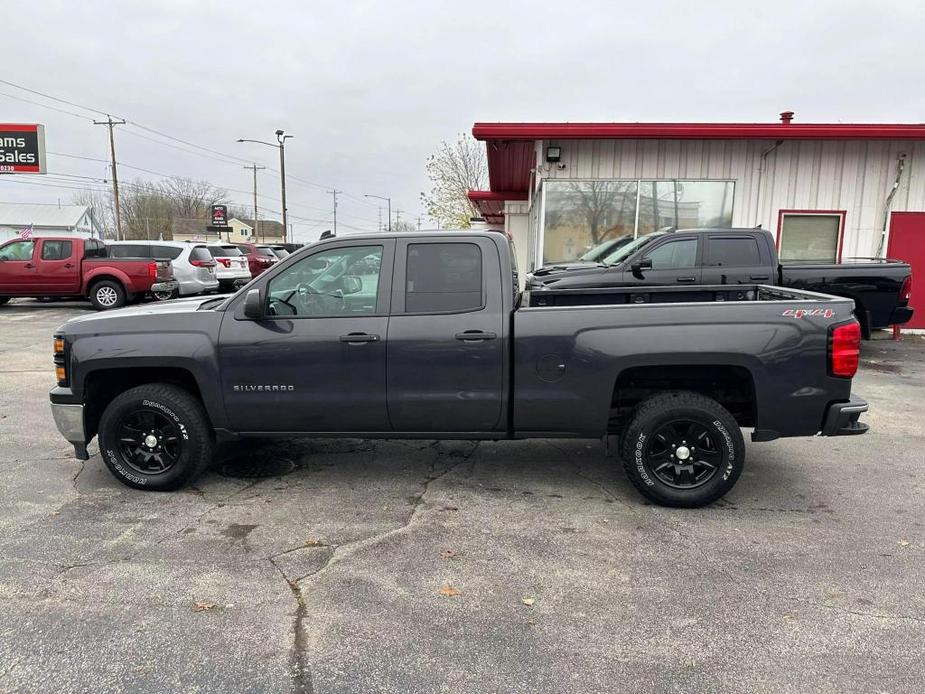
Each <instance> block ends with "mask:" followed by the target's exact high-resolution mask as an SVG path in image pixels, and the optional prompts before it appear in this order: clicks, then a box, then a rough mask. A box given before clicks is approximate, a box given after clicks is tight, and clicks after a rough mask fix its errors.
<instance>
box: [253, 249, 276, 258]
mask: <svg viewBox="0 0 925 694" xmlns="http://www.w3.org/2000/svg"><path fill="white" fill-rule="evenodd" d="M256 251H257V255H263V256H266V257H267V258H275V257H276V254H275V253H274V252H273V249H272V248H270V247H269V246H257V249H256Z"/></svg>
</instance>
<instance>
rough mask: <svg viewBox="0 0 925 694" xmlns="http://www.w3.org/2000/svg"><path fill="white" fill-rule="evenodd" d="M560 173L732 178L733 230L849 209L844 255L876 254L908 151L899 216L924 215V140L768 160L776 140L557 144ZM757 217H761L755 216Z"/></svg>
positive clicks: (896, 203)
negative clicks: (781, 216) (803, 212)
mask: <svg viewBox="0 0 925 694" xmlns="http://www.w3.org/2000/svg"><path fill="white" fill-rule="evenodd" d="M543 145H544V146H543V147H542V148H539V149H538V156H539V157H540V159H539V163H541V164H542V162H543V159H542V155H543V153H544V152H545V146H548V145H557V146H559V147H561V148H562V163H563V164H565V166H564V168H562V169H561V170H560V169H559V168H558V167H557V166H555V165H550V166H549V171H547V172H545V173H544V174H543V175H544V177H545V178H551V179H574V178H603V179H608V178H617V179H633V178H668V179H670V178H687V179H731V180H734V181H735V182H736V186H735V199H734V206H733V224H735V225H736V226H744V227H751V226H755V225H756V224H761V226H762V227H763V228H765V229H768V230H769V231H770V232H771V233H772V234H775V235H776V234H777V220H778V213H779V211H780V210H782V209H807V210H814V209H815V210H845V211H846V219H845V239H844V250H843V253H844V256H845V257H850V256H853V255H859V256H868V255H873V254H874V253H875V252H876V250H877V246H878V245H879V243H880V232H881V224H882V221H883V205H884V202H885V200H886V196H887V195H888V193H889V189H890V186H891V185H892V184H893V179H894V176H895V173H896V158H897V155H898V154H899V153H900V152H905V153H906V155H907V158H906V167H905V171H904V173H903V180H902V183H901V185H900V188H899V190H898V191H897V192H896V196H895V198H894V199H893V206H892V210H893V211H897V212H899V211H925V142H884V141H877V140H872V141H843V142H838V141H814V140H803V141H794V140H788V141H785V142H784V143H783V144H782V145H781V146H780V147H778V148H777V149H776V150H774V151H773V152H772V153H771V154H769V155H768V157H767V161H766V162H765V167H766V170H765V172H764V174H763V175H762V177H761V182H760V192H759V180H758V169H759V166H760V165H761V153H762V152H764V151H766V150H767V149H768V148H770V147H772V146H773V145H774V142H773V141H770V140H559V141H551V142H545V143H543ZM756 211H757V213H756Z"/></svg>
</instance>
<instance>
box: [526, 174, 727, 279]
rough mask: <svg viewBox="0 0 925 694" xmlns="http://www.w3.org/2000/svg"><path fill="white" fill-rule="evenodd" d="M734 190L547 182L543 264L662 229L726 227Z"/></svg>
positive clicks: (715, 184) (712, 185)
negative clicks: (624, 238) (614, 240)
mask: <svg viewBox="0 0 925 694" xmlns="http://www.w3.org/2000/svg"><path fill="white" fill-rule="evenodd" d="M734 190H735V183H733V182H732V181H545V182H544V193H545V202H544V208H543V209H544V220H543V221H544V227H543V264H549V263H556V262H567V261H574V260H577V259H579V258H582V257H583V256H584V257H587V255H588V254H589V252H592V249H594V248H595V247H598V246H601V244H604V243H605V242H607V241H609V240H612V239H618V238H620V237H627V236H628V237H629V238H634V237H637V236H641V235H645V234H650V233H652V232H653V231H657V230H658V229H663V228H665V227H673V228H676V229H694V228H698V227H730V226H732V198H733V193H734ZM637 204H638V208H639V209H638V215H637ZM592 254H593V252H592Z"/></svg>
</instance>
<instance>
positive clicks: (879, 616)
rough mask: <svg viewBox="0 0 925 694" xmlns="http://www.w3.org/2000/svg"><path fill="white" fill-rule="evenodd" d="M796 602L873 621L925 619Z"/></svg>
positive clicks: (797, 599)
mask: <svg viewBox="0 0 925 694" xmlns="http://www.w3.org/2000/svg"><path fill="white" fill-rule="evenodd" d="M794 600H795V601H796V602H798V603H799V604H801V605H806V606H807V607H817V608H819V609H823V610H831V611H833V612H843V613H845V614H850V615H855V616H857V617H872V618H874V619H887V620H905V621H910V622H919V623H922V624H925V617H916V616H914V615H908V614H879V613H877V612H864V611H863V610H852V609H851V608H850V607H842V606H841V605H827V604H825V603H823V602H816V601H815V600H805V599H802V598H794Z"/></svg>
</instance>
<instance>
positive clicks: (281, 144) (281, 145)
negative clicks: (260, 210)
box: [238, 130, 295, 242]
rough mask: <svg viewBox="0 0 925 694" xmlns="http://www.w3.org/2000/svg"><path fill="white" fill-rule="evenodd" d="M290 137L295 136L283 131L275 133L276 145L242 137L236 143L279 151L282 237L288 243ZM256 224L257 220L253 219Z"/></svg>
mask: <svg viewBox="0 0 925 694" xmlns="http://www.w3.org/2000/svg"><path fill="white" fill-rule="evenodd" d="M290 137H295V135H287V134H286V131H285V130H277V131H276V141H277V143H278V144H275V145H274V144H273V143H272V142H265V141H263V140H249V139H247V138H244V137H239V138H238V142H256V143H257V144H259V145H266V146H267V147H277V148H278V149H279V184H280V197H281V198H282V204H283V237H284V238H285V239H286V241H287V242H288V241H289V219H288V214H287V210H286V140H288V139H289V138H290ZM254 221H255V222H256V221H257V220H256V219H254Z"/></svg>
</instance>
